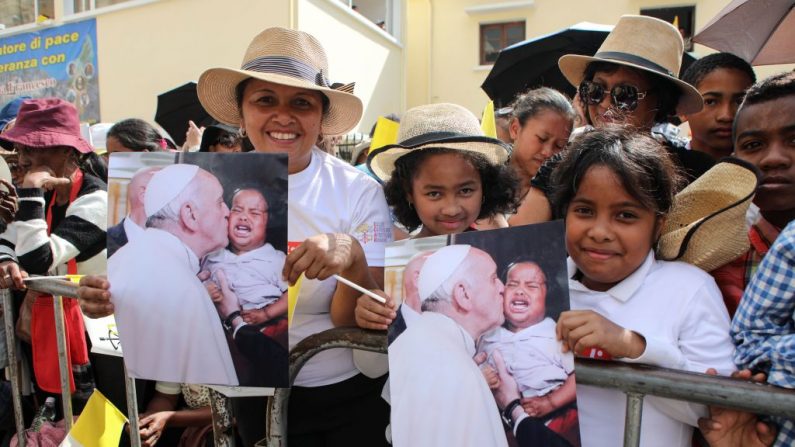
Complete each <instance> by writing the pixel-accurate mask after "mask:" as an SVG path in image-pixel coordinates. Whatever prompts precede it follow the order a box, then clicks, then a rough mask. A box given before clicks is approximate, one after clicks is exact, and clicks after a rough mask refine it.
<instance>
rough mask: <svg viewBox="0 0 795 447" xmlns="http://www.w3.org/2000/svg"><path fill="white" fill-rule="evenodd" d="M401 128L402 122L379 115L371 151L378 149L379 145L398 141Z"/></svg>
mask: <svg viewBox="0 0 795 447" xmlns="http://www.w3.org/2000/svg"><path fill="white" fill-rule="evenodd" d="M399 130H400V123H398V122H396V121H392V120H391V119H389V118H384V117H383V116H379V117H378V121H376V123H375V132H373V140H372V141H371V142H370V152H372V151H374V150H376V149H378V148H379V147H384V146H388V145H390V144H395V143H397V138H398V131H399Z"/></svg>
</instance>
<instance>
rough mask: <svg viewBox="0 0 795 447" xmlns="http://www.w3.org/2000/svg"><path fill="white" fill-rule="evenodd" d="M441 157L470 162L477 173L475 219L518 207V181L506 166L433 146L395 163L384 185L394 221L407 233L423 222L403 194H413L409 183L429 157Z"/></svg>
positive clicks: (480, 156)
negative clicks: (479, 190)
mask: <svg viewBox="0 0 795 447" xmlns="http://www.w3.org/2000/svg"><path fill="white" fill-rule="evenodd" d="M440 154H456V155H458V156H460V157H461V158H463V159H464V160H466V161H467V162H469V163H470V164H471V165H472V166H473V167H474V168H475V169H477V171H478V173H480V182H481V184H482V187H483V205H482V206H481V207H480V214H479V215H478V219H484V218H487V217H492V216H494V215H496V214H500V213H508V212H514V211H515V210H516V207H517V206H518V205H519V200H518V198H517V196H518V193H519V179H518V178H517V177H516V174H514V172H513V169H511V168H510V167H508V166H506V165H494V164H492V163H491V162H489V160H488V159H486V157H484V156H483V155H480V154H478V153H475V152H469V151H462V150H457V149H449V148H444V147H433V148H428V149H421V150H415V151H412V152H409V153H408V154H406V155H403V156H402V157H400V158H398V159H397V161H395V170H394V172H392V177H391V178H390V179H389V181H388V182H386V184H385V185H384V194H385V195H386V201H387V203H388V204H389V206H390V207H392V213H393V215H394V217H395V219H396V220H397V221H398V222H400V224H401V225H403V226H404V227H406V229H408V230H409V231H414V230H416V229H417V228H418V227H419V226H420V225H422V221H420V217H419V216H418V215H417V211H416V210H415V209H414V207H412V206H409V202H408V200H406V195H408V194H409V193H411V191H412V182H413V180H414V177H415V176H416V174H417V172H419V168H420V166H422V163H423V162H424V161H425V160H427V159H428V158H430V157H432V156H434V155H440Z"/></svg>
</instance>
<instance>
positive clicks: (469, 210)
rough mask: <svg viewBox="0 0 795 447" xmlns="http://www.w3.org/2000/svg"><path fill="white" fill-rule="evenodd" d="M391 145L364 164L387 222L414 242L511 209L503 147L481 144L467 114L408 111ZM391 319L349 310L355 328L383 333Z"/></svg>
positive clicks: (382, 313) (387, 311) (511, 180)
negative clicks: (388, 211) (381, 196)
mask: <svg viewBox="0 0 795 447" xmlns="http://www.w3.org/2000/svg"><path fill="white" fill-rule="evenodd" d="M398 141H399V143H398V144H393V145H388V146H384V147H382V148H379V149H376V150H374V151H372V152H371V153H370V155H369V156H368V159H367V164H368V167H369V168H370V170H371V171H372V172H373V173H375V175H376V176H378V178H380V179H381V180H383V181H384V182H385V185H384V193H385V194H386V199H387V203H388V204H389V206H390V207H392V212H393V215H394V217H395V220H396V221H397V222H398V223H400V224H401V225H403V226H404V227H405V228H406V229H407V230H408V231H409V232H414V231H415V230H417V229H419V231H418V232H417V233H416V234H415V235H414V236H413V237H414V238H419V237H430V236H439V235H444V234H457V233H462V232H464V231H472V230H475V227H474V225H475V221H477V220H479V219H490V218H492V217H494V216H497V215H499V214H504V213H506V212H512V211H513V210H514V209H515V207H516V205H517V199H516V197H517V194H518V190H519V182H518V180H517V178H516V176H515V174H514V173H513V171H512V169H511V168H510V167H508V166H507V165H506V164H505V163H506V161H507V160H508V158H509V155H510V153H511V151H510V146H508V145H506V144H504V143H502V142H501V141H499V140H497V139H494V138H489V137H485V136H483V132H482V131H481V129H480V124H479V123H478V120H477V118H476V117H475V116H474V115H473V114H472V112H470V111H468V110H466V109H465V108H463V107H461V106H459V105H456V104H430V105H424V106H419V107H415V108H413V109H410V110H409V111H407V112H406V115H405V116H404V118H403V119H402V121H401V125H400V133H399V135H398ZM390 304H391V303H390ZM397 316H398V314H397V313H396V312H395V311H394V309H393V306H391V305H382V304H380V303H376V302H374V301H373V300H370V299H365V300H360V301H359V302H358V303H357V305H356V322H357V324H358V325H359V326H360V327H363V328H368V329H375V330H386V329H387V327H388V326H389V324H391V323H392V321H393V320H394V319H395V318H396V317H397Z"/></svg>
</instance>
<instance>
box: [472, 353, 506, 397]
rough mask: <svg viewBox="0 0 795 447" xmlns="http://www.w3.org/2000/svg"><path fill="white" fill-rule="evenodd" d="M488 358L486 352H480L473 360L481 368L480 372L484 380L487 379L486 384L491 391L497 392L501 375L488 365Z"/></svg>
mask: <svg viewBox="0 0 795 447" xmlns="http://www.w3.org/2000/svg"><path fill="white" fill-rule="evenodd" d="M487 358H488V356H487V355H486V353H485V352H480V353H478V354H476V355H475V357H473V358H472V359H473V360H474V361H475V363H476V364H477V365H478V366H480V372H481V373H482V374H483V378H484V379H486V384H487V385H488V386H489V389H492V390H496V389H497V388H498V387H499V386H500V375H499V374H498V373H497V370H496V369H494V368H492V367H491V365H489V364H488V363H486V359H487Z"/></svg>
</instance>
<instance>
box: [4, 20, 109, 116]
mask: <svg viewBox="0 0 795 447" xmlns="http://www.w3.org/2000/svg"><path fill="white" fill-rule="evenodd" d="M97 75H98V68H97V22H96V20H95V19H90V20H85V21H82V22H77V23H70V24H67V25H61V26H56V27H52V28H46V29H42V30H41V31H36V32H31V33H25V34H18V35H15V36H10V37H6V38H2V39H0V106H2V105H3V104H5V103H7V102H9V101H11V100H12V99H14V98H16V97H19V96H31V97H34V98H41V97H51V96H54V97H58V98H63V99H65V100H67V101H70V102H71V103H73V104H74V105H75V107H77V110H78V111H79V112H80V120H81V121H83V122H90V123H95V122H98V121H99V81H98V77H97Z"/></svg>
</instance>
